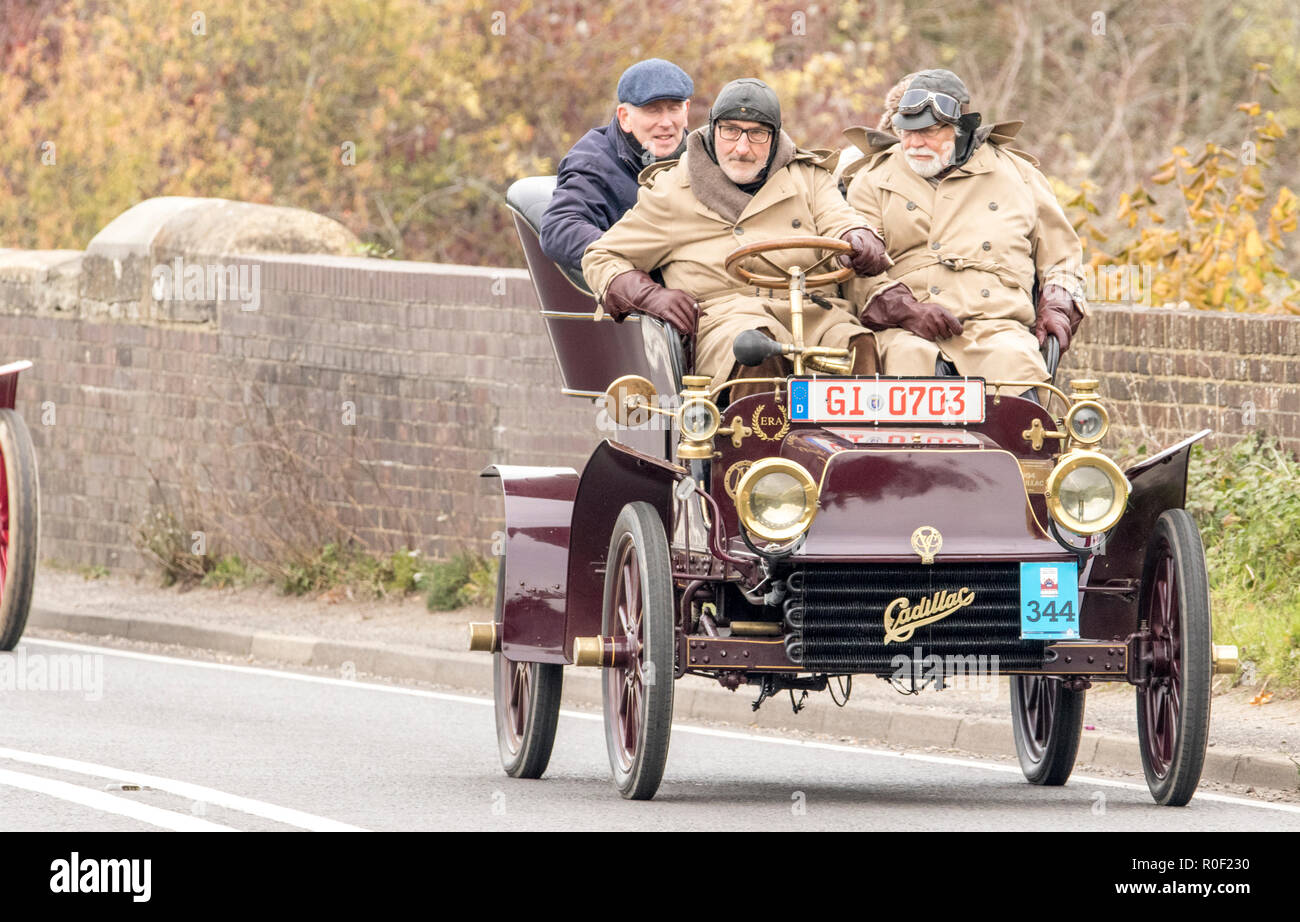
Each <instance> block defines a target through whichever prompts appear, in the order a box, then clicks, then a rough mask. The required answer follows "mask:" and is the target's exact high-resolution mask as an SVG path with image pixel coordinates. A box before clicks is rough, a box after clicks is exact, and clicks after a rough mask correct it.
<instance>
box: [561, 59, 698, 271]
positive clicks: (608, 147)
mask: <svg viewBox="0 0 1300 922" xmlns="http://www.w3.org/2000/svg"><path fill="white" fill-rule="evenodd" d="M694 93H695V84H694V83H692V82H691V78H690V77H689V76H687V75H686V72H685V71H683V70H682V69H681V68H680V67H678V66H677V65H676V64H673V63H672V62H671V61H665V60H662V59H661V58H650V59H648V60H645V61H638V62H637V63H636V64H633V65H632V66H631V67H629V68H628V69H627V70H625V71H624V72H623V76H622V77H621V78H619V81H618V108H617V109H616V110H615V112H614V119H613V121H611V122H610V123H609V124H608V125H606V126H604V127H603V128H593V129H592V130H591V131H589V132H587V133H586V134H585V135H583V136H582V138H581V139H580V140H579V141H578V143H577V144H575V145H574V146H573V149H572V150H570V151H569V153H568V154H566V155H565V157H564V159H563V160H561V161H560V170H559V175H558V177H557V178H556V185H555V194H554V195H553V196H552V197H551V203H550V205H549V206H547V209H546V212H545V214H543V215H542V239H541V243H542V251H543V252H544V253H546V255H547V256H549V257H550V258H551V259H553V260H554V261H555V262H557V263H559V264H560V265H561V266H564V267H566V268H569V269H578V268H579V266H580V265H581V263H582V252H583V250H585V249H586V248H587V246H588V244H590V243H591V242H592V241H593V240H595V239H596V238H597V237H599V236H600V235H601V234H603V233H605V231H607V230H609V229H610V227H612V226H613V224H614V222H615V221H617V220H618V219H619V218H621V217H623V214H624V212H626V211H627V210H628V209H629V208H631V207H632V206H633V205H634V204H636V193H637V175H638V174H639V173H640V172H641V171H642V170H643V169H645V168H646V167H647V166H649V165H650V164H652V163H655V162H657V161H660V160H676V159H677V158H678V157H679V156H681V153H682V151H683V150H684V149H685V144H686V117H687V115H688V114H689V113H690V110H691V96H692V95H693V94H694Z"/></svg>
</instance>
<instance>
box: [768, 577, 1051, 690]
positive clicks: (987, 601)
mask: <svg viewBox="0 0 1300 922" xmlns="http://www.w3.org/2000/svg"><path fill="white" fill-rule="evenodd" d="M962 589H966V590H969V591H970V592H971V593H973V594H974V598H973V599H972V600H971V602H970V604H967V605H964V606H962V607H960V608H958V609H957V610H956V611H954V612H953V613H952V614H950V615H948V616H946V617H944V618H942V619H940V620H938V621H935V622H933V623H931V624H924V625H921V626H920V627H917V628H916V630H915V631H914V633H913V634H912V636H911V637H909V638H907V639H906V640H892V641H891V642H890V643H885V622H884V614H885V610H886V608H888V607H889V605H890V603H891V602H893V601H894V600H896V599H900V598H904V599H906V600H907V602H906V603H904V604H905V605H907V606H914V605H917V604H919V603H921V601H922V600H923V599H929V598H932V597H934V596H935V594H936V593H943V592H945V591H946V592H951V593H958V592H960V591H961V590H962ZM785 613H786V623H787V627H788V629H789V630H790V634H789V635H787V639H786V649H787V651H788V652H789V655H790V657H791V659H793V660H794V661H795V662H797V663H799V664H800V665H802V666H803V667H804V668H807V669H826V670H828V671H833V670H853V671H860V672H875V673H878V674H885V673H890V672H892V671H893V669H894V667H893V666H892V665H891V663H892V661H893V660H894V658H895V657H896V656H898V655H899V654H903V655H906V656H909V657H913V656H916V655H917V648H918V647H919V648H920V653H919V655H920V656H922V657H925V656H931V655H935V656H939V657H941V658H945V659H946V658H947V657H949V656H962V657H965V656H981V655H982V656H993V655H996V656H997V657H998V667H999V668H1003V669H1007V668H1017V667H1024V666H1034V665H1037V664H1039V663H1041V662H1042V661H1043V650H1044V648H1045V646H1046V642H1045V641H1041V640H1021V639H1020V565H1019V564H1018V563H1010V564H1001V563H997V564H988V563H978V564H970V563H954V564H931V565H924V564H920V563H916V564H896V565H850V566H808V567H805V568H803V569H802V570H800V571H796V573H794V574H792V575H791V577H790V594H789V596H788V597H787V600H786V603H785Z"/></svg>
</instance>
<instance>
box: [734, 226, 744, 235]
mask: <svg viewBox="0 0 1300 922" xmlns="http://www.w3.org/2000/svg"><path fill="white" fill-rule="evenodd" d="M735 231H736V234H737V235H740V234H743V233H744V232H745V229H744V228H743V227H739V226H737V227H736V228H735Z"/></svg>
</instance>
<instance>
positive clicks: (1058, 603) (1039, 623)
mask: <svg viewBox="0 0 1300 922" xmlns="http://www.w3.org/2000/svg"><path fill="white" fill-rule="evenodd" d="M1020 636H1021V637H1023V638H1033V639H1035V640H1077V639H1078V638H1079V570H1078V568H1077V567H1076V566H1075V564H1073V563H1070V562H1068V561H1067V562H1064V563H1022V564H1021V565H1020Z"/></svg>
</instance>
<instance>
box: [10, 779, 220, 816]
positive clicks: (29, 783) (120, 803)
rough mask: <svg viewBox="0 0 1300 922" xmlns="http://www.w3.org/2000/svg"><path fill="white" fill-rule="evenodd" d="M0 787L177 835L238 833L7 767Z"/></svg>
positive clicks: (182, 814) (169, 811) (180, 814)
mask: <svg viewBox="0 0 1300 922" xmlns="http://www.w3.org/2000/svg"><path fill="white" fill-rule="evenodd" d="M0 784H3V785H8V786H9V787H14V788H21V789H22V790H24V791H35V792H36V793H37V794H45V795H48V796H50V797H57V798H58V799H59V800H66V801H69V802H71V803H74V804H81V805H82V806H83V807H90V808H92V809H95V810H100V811H102V812H104V813H116V814H118V815H119V816H128V817H130V818H131V819H134V820H139V821H140V822H142V823H148V824H149V825H150V826H158V827H161V828H163V829H171V830H174V831H176V832H237V831H238V830H235V829H232V828H231V827H229V826H222V825H221V824H220V823H212V822H209V821H208V820H203V819H199V818H198V817H197V816H186V815H185V814H184V813H176V812H175V811H172V810H164V809H162V808H161V807H155V806H152V805H150V804H142V803H139V802H138V801H134V800H128V799H127V798H125V797H114V796H113V795H112V794H105V793H104V792H103V791H95V790H91V789H90V788H83V787H78V786H77V785H75V784H69V783H68V782H66V781H58V780H55V779H54V778H42V777H40V776H39V775H28V774H24V773H23V772H14V771H9V770H8V769H5V768H0Z"/></svg>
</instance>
